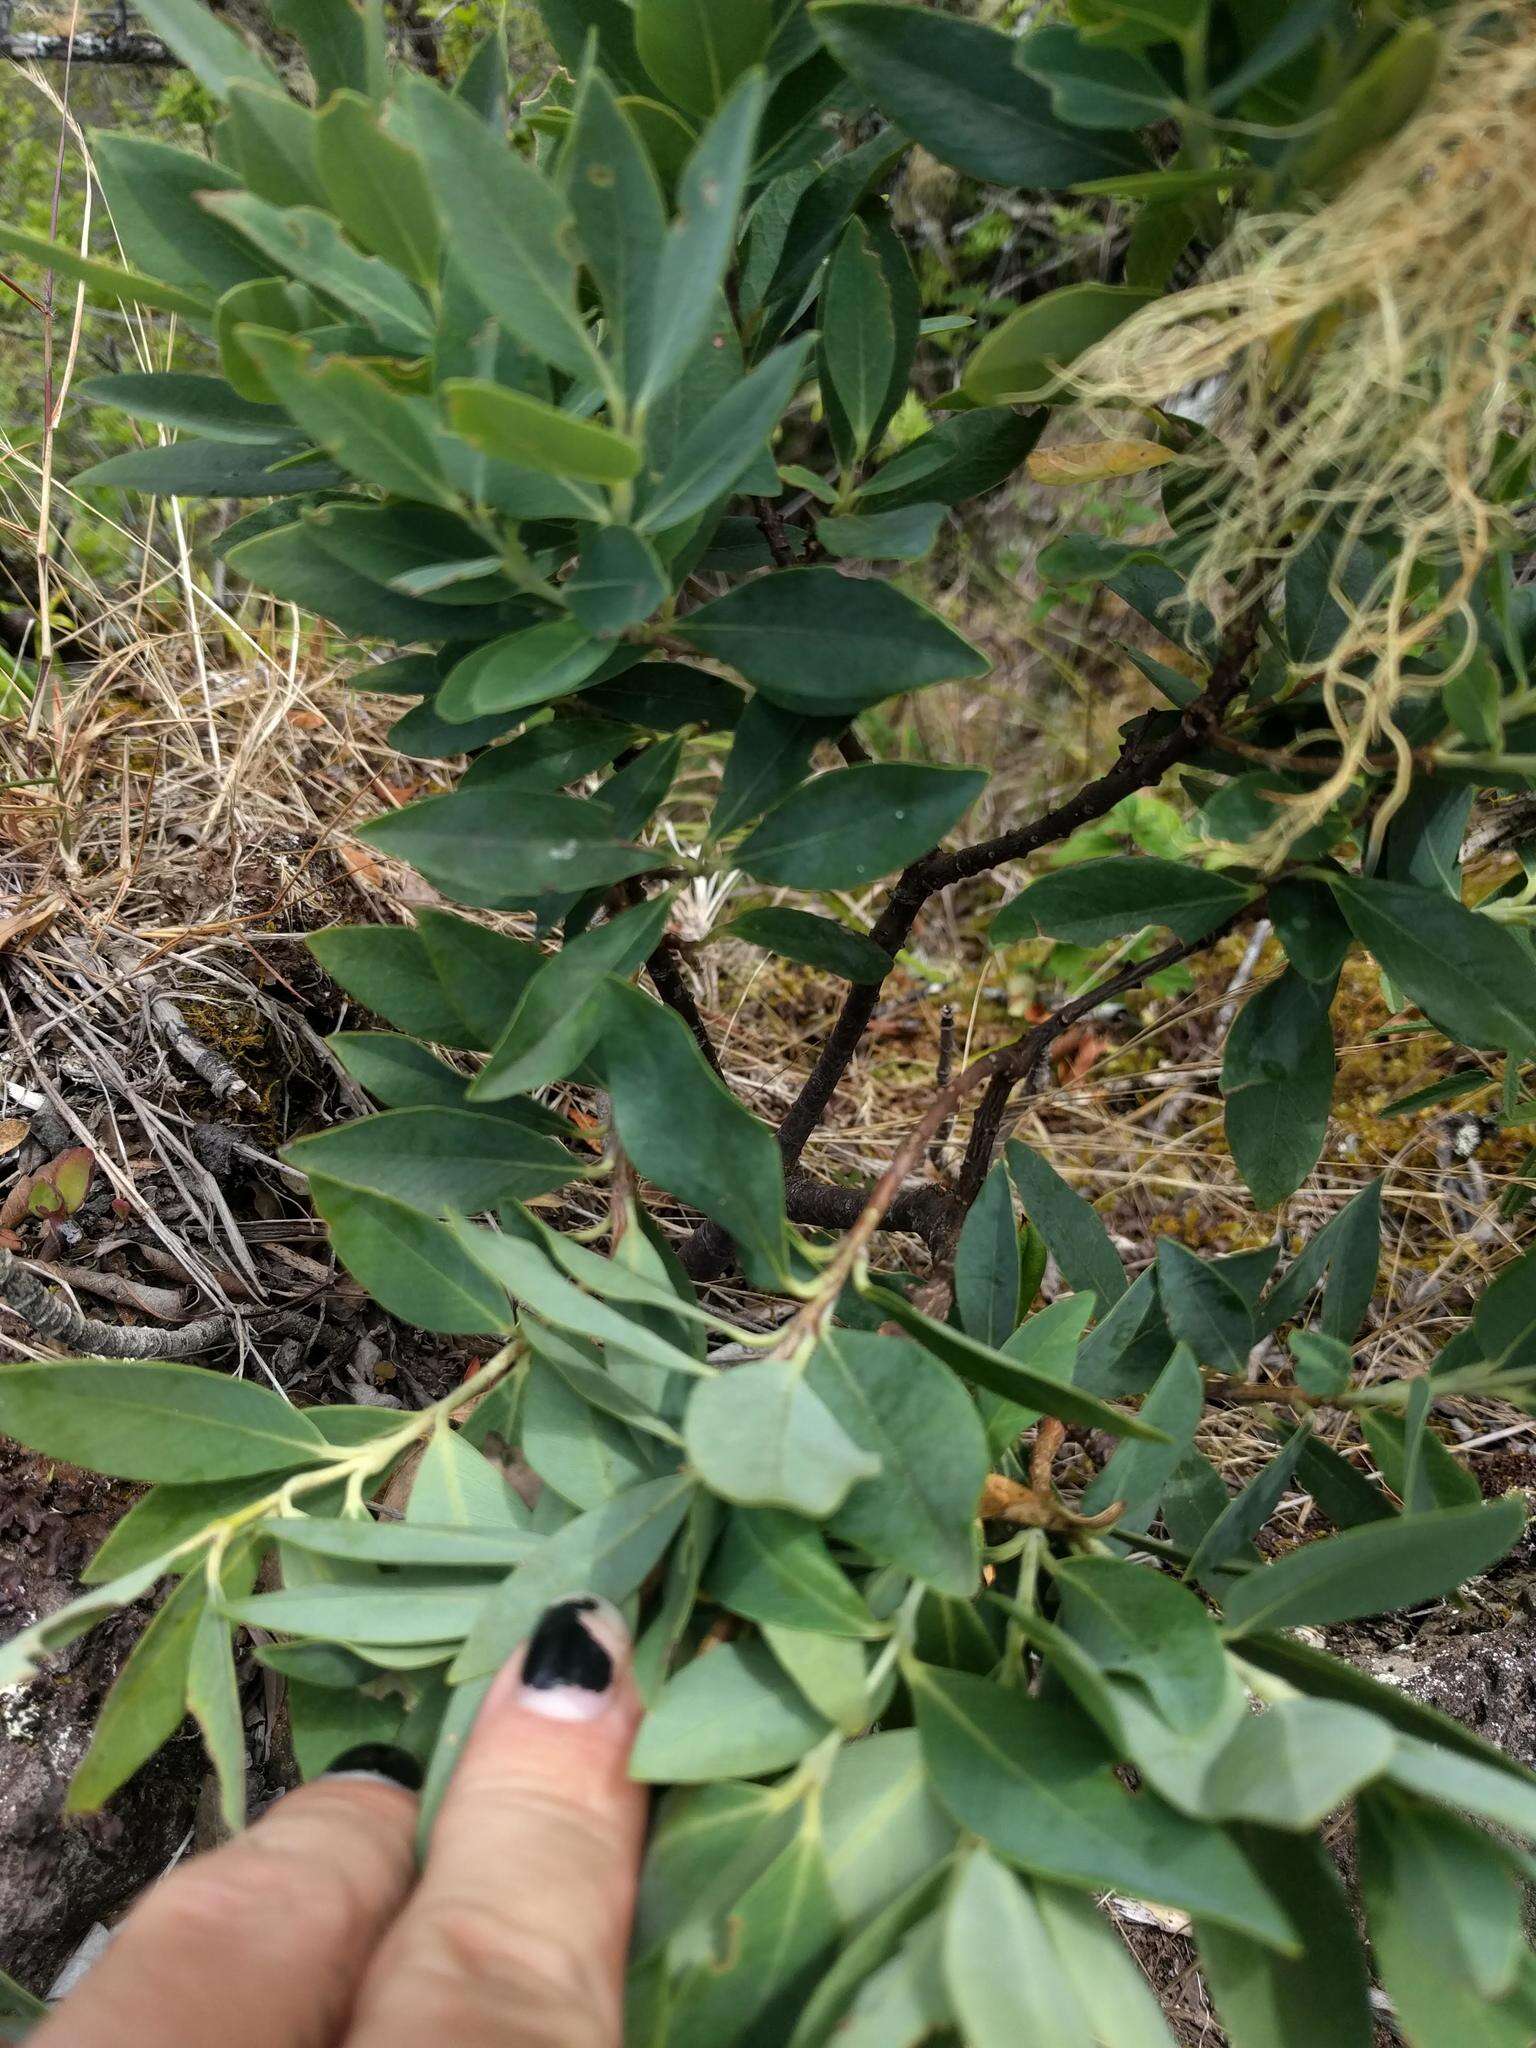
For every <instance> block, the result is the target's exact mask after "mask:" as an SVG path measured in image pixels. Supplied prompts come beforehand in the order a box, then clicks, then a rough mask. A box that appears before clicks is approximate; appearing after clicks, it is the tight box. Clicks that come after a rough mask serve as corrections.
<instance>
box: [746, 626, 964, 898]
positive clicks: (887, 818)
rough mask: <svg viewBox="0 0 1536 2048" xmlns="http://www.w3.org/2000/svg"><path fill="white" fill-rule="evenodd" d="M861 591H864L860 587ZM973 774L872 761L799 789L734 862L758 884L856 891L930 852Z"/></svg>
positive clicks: (959, 808) (959, 813)
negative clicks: (769, 883)
mask: <svg viewBox="0 0 1536 2048" xmlns="http://www.w3.org/2000/svg"><path fill="white" fill-rule="evenodd" d="M865 587H868V586H865ZM986 780H987V778H986V776H985V774H984V773H983V772H982V771H981V770H979V769H973V768H920V767H915V766H912V767H909V766H908V765H907V764H906V763H904V762H896V761H872V762H864V763H861V764H860V766H858V767H857V768H838V769H834V770H833V771H832V772H831V773H830V774H828V775H818V776H817V777H816V778H815V780H814V781H811V782H807V783H804V784H802V785H801V787H800V788H799V789H797V790H794V791H792V792H791V794H790V795H789V796H787V797H785V798H784V799H783V800H782V801H781V802H780V803H778V804H776V805H775V806H774V808H773V809H772V810H771V811H770V812H769V813H768V815H767V816H766V817H765V818H764V819H763V821H762V822H761V824H759V825H756V826H754V828H753V829H752V831H750V832H749V833H748V834H747V836H746V838H745V839H744V840H743V841H742V842H741V844H740V846H738V847H737V849H736V856H735V857H736V859H737V860H738V861H739V863H740V864H741V866H742V867H744V868H745V869H746V870H747V872H748V874H750V875H754V876H756V878H757V879H758V880H759V881H761V882H774V883H778V884H780V885H782V886H784V887H786V888H794V889H856V888H860V887H862V886H863V885H864V884H865V883H868V882H873V881H875V880H877V879H878V878H879V877H880V876H881V875H885V874H890V873H891V872H892V871H893V870H894V869H896V868H901V867H905V866H906V865H907V863H908V862H909V861H914V860H917V859H918V858H920V856H921V855H923V854H925V853H928V852H931V851H932V849H933V848H934V847H935V846H937V845H938V843H939V841H940V840H941V839H942V838H943V837H944V835H945V834H946V833H947V832H949V831H950V830H951V829H952V828H953V827H954V826H955V825H956V824H958V823H959V821H960V819H961V818H962V817H963V816H964V815H965V813H966V812H967V811H968V810H969V809H970V807H971V805H972V804H973V803H974V802H975V800H976V798H977V797H978V796H979V795H980V794H981V792H982V789H983V788H984V787H985V785H986Z"/></svg>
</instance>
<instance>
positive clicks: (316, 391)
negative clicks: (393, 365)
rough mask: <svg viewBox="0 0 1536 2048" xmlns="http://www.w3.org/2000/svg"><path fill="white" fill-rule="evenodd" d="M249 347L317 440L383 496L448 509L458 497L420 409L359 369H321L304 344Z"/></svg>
mask: <svg viewBox="0 0 1536 2048" xmlns="http://www.w3.org/2000/svg"><path fill="white" fill-rule="evenodd" d="M241 340H242V341H243V343H244V345H245V348H246V349H247V351H248V352H249V354H250V355H251V356H252V358H253V359H254V360H255V362H256V364H257V366H258V368H259V369H260V371H261V374H262V376H263V377H264V378H265V379H266V380H267V382H268V383H269V384H270V385H271V387H272V389H273V390H274V391H275V392H276V393H277V395H278V397H279V398H280V399H281V401H282V403H283V405H284V406H285V407H286V408H287V409H288V411H289V412H291V413H292V414H293V417H294V418H295V419H296V420H297V421H298V423H299V425H300V426H301V427H302V428H303V429H304V431H305V433H306V434H308V435H309V437H310V438H311V440H313V441H315V442H317V443H318V444H319V446H320V447H322V448H324V449H326V450H327V452H328V453H330V454H331V455H333V456H334V457H335V458H336V460H337V461H338V462H339V463H340V464H341V466H342V468H343V469H345V470H347V471H349V472H350V474H351V475H353V476H356V477H360V478H361V479H362V481H363V482H364V483H370V484H377V485H378V486H379V488H380V489H381V490H386V491H398V492H399V493H400V494H401V495H402V496H404V497H407V498H419V499H422V500H423V501H425V502H426V503H428V504H439V505H449V504H452V503H453V502H454V496H455V494H454V491H453V489H452V487H451V485H450V484H449V482H448V479H447V476H446V474H445V473H444V470H443V467H442V463H441V461H440V459H439V456H438V452H437V448H436V446H435V444H434V441H433V436H432V430H431V425H430V420H429V418H428V416H427V415H426V413H425V410H424V409H423V408H421V407H420V405H419V402H417V401H412V400H411V399H409V398H406V397H404V396H403V395H402V394H401V393H400V392H398V391H394V390H392V389H391V388H390V387H389V385H387V384H386V383H385V382H384V380H383V378H381V377H378V376H376V375H375V374H374V373H373V371H371V370H368V369H365V368H364V367H363V366H362V364H360V363H350V362H345V361H342V360H341V359H339V358H337V359H333V360H332V361H330V362H323V363H319V364H318V365H317V366H315V359H314V356H313V354H312V352H311V351H310V350H309V349H308V348H306V347H305V346H304V344H303V343H302V342H297V341H292V340H290V339H289V338H288V337H287V336H286V335H282V334H262V333H259V332H258V331H257V330H255V329H254V328H253V329H249V330H247V331H246V332H245V333H243V334H242V336H241Z"/></svg>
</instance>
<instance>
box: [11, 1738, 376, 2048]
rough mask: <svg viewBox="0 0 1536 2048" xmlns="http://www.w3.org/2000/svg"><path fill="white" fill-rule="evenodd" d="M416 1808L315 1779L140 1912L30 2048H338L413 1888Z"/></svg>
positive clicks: (187, 1867)
mask: <svg viewBox="0 0 1536 2048" xmlns="http://www.w3.org/2000/svg"><path fill="white" fill-rule="evenodd" d="M415 1820H416V1801H415V1800H414V1799H413V1798H412V1797H411V1795H410V1794H409V1793H408V1792H405V1791H403V1790H402V1789H401V1788H400V1787H399V1786H398V1785H392V1784H389V1783H388V1782H387V1781H386V1780H384V1779H382V1778H371V1777H368V1778H365V1777H357V1778H352V1777H346V1776H339V1777H336V1778H330V1779H326V1778H322V1779H319V1780H318V1781H317V1782H316V1783H315V1784H313V1785H306V1786H305V1787H304V1788H303V1790H302V1791H299V1792H291V1793H289V1794H288V1795H287V1797H286V1798H283V1799H280V1800H278V1802H277V1804H276V1805H275V1806H273V1807H272V1808H271V1809H270V1810H269V1811H268V1812H267V1813H266V1814H264V1815H263V1816H262V1818H261V1819H260V1820H259V1821H257V1823H256V1824H255V1826H254V1827H252V1828H249V1829H248V1830H247V1831H246V1832H245V1833H244V1834H243V1835H239V1836H237V1837H236V1839H235V1840H234V1841H233V1842H231V1843H229V1844H228V1845H227V1847H225V1848H223V1849H219V1850H216V1851H215V1852H214V1853H213V1854H212V1855H210V1856H198V1857H195V1858H194V1859H193V1860H192V1861H191V1862H190V1863H185V1864H183V1865H182V1866H181V1868H180V1869H178V1870H176V1871H173V1872H172V1874H171V1875H170V1876H169V1877H168V1878H166V1879H165V1880H164V1881H163V1882H162V1883H160V1884H158V1885H156V1886H155V1887H154V1889H153V1890H152V1891H150V1892H148V1893H147V1894H146V1895H145V1897H144V1898H143V1899H142V1900H141V1901H140V1902H139V1904H138V1905H137V1906H135V1908H134V1909H133V1911H132V1912H131V1913H130V1914H129V1916H128V1918H127V1919H126V1920H125V1921H124V1923H123V1927H122V1931H121V1933H120V1934H119V1935H118V1936H117V1938H116V1940H115V1941H114V1942H113V1943H112V1945H111V1947H110V1948H109V1949H108V1950H107V1952H106V1954H105V1955H104V1956H103V1957H102V1958H101V1960H100V1962H98V1963H97V1964H95V1965H94V1967H93V1968H92V1970H91V1971H90V1974H89V1975H88V1976H87V1977H86V1979H85V1981H84V1982H83V1983H82V1984H81V1986H80V1988H79V1990H78V1991H76V1992H74V1993H72V1994H71V1996H70V1997H69V1998H68V1999H66V2000H65V2002H64V2003H63V2004H62V2005H61V2006H60V2007H59V2009H58V2011H57V2012H56V2013H54V2014H53V2015H52V2017H51V2018H49V2019H48V2020H46V2021H45V2022H44V2023H43V2025H42V2026H41V2027H40V2028H39V2029H38V2031H37V2033H36V2034H34V2035H33V2036H32V2037H31V2039H32V2041H33V2043H34V2044H35V2048H123V2043H124V2042H150V2041H152V2042H154V2043H155V2044H156V2048H210V2044H212V2043H217V2044H218V2048H333V2044H334V2043H336V2042H337V2041H339V2040H340V2039H341V2038H342V2035H343V2031H344V2029H345V2027H346V2024H347V2021H348V2018H349V2016H350V2014H351V2011H352V2002H353V1999H354V1997H355V1996H356V1993H357V1988H358V1984H359V1982H360V1981H361V1978H362V1975H363V1972H364V1970H365V1969H366V1968H367V1965H368V1961H369V1958H370V1957H371V1956H372V1954H373V1950H374V1947H375V1945H376V1944H377V1942H378V1940H379V1937H380V1936H381V1935H382V1934H383V1932H384V1929H385V1928H386V1927H387V1926H388V1925H389V1923H390V1921H391V1920H392V1919H393V1918H394V1916H395V1914H396V1913H397V1912H398V1911H399V1910H400V1907H401V1905H402V1903H403V1902H404V1900H405V1897H406V1895H407V1893H408V1892H409V1890H410V1888H411V1883H412V1880H413V1878H414V1876H415V1870H414V1859H413V1853H412V1836H413V1831H414V1827H415Z"/></svg>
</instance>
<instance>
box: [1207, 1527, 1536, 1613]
mask: <svg viewBox="0 0 1536 2048" xmlns="http://www.w3.org/2000/svg"><path fill="white" fill-rule="evenodd" d="M1524 1526H1525V1505H1524V1502H1523V1501H1522V1500H1521V1498H1520V1497H1519V1496H1518V1495H1516V1494H1509V1495H1506V1496H1505V1498H1504V1499H1502V1500H1499V1501H1495V1502H1492V1503H1490V1504H1489V1505H1488V1506H1486V1507H1465V1508H1441V1509H1438V1510H1436V1511H1435V1512H1434V1513H1432V1514H1426V1515H1411V1516H1399V1517H1397V1518H1396V1519H1394V1520H1393V1521H1390V1522H1371V1523H1368V1524H1366V1525H1365V1526H1364V1527H1362V1528H1358V1529H1346V1530H1345V1531H1344V1532H1343V1533H1342V1534H1341V1535H1338V1536H1328V1537H1325V1538H1324V1539H1323V1540H1322V1541H1321V1542H1318V1543H1306V1544H1303V1545H1302V1546H1301V1547H1300V1549H1297V1550H1292V1551H1288V1552H1287V1553H1286V1554H1285V1556H1283V1557H1280V1558H1277V1559H1276V1560H1275V1562H1274V1563H1273V1564H1268V1565H1265V1566H1264V1567H1263V1568H1262V1570H1259V1571H1255V1572H1249V1573H1248V1574H1247V1576H1246V1577H1245V1578H1243V1579H1241V1580H1239V1581H1238V1583H1237V1584H1236V1585H1234V1586H1233V1588H1232V1589H1231V1591H1230V1592H1229V1593H1228V1595H1227V1598H1226V1603H1225V1605H1226V1616H1227V1623H1228V1626H1229V1627H1230V1628H1231V1629H1232V1630H1233V1631H1234V1632H1236V1633H1238V1634H1243V1633H1246V1632H1247V1631H1249V1630H1251V1629H1261V1628H1263V1629H1272V1628H1292V1627H1295V1626H1297V1625H1298V1624H1302V1623H1307V1624H1320V1623H1325V1622H1333V1621H1350V1620H1353V1619H1354V1617H1355V1616H1356V1615H1361V1614H1390V1613H1392V1612H1394V1611H1395V1610H1396V1609H1397V1608H1400V1607H1411V1606H1413V1605H1414V1604H1415V1603H1416V1602H1417V1601H1420V1600H1434V1599H1438V1598H1439V1597H1440V1595H1441V1594H1442V1593H1449V1592H1451V1591H1453V1590H1454V1588H1455V1587H1457V1586H1459V1585H1460V1584H1461V1583H1462V1581H1463V1580H1465V1579H1469V1578H1472V1577H1474V1576H1475V1574H1477V1573H1478V1572H1482V1571H1486V1570H1487V1569H1488V1567H1489V1566H1490V1565H1491V1564H1494V1563H1496V1562H1497V1560H1498V1559H1499V1558H1501V1557H1502V1556H1503V1555H1504V1553H1505V1551H1507V1550H1508V1549H1509V1547H1510V1545H1511V1544H1512V1543H1514V1542H1515V1541H1516V1540H1517V1539H1518V1537H1519V1535H1520V1532H1521V1530H1522V1529H1523V1528H1524Z"/></svg>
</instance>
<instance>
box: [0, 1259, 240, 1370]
mask: <svg viewBox="0 0 1536 2048" xmlns="http://www.w3.org/2000/svg"><path fill="white" fill-rule="evenodd" d="M0 1301H3V1302H4V1303H5V1304H6V1306H7V1307H8V1308H11V1309H13V1310H14V1311H15V1313H16V1314H17V1315H19V1316H20V1317H21V1319H22V1321H23V1322H24V1323H26V1324H27V1325H28V1326H29V1327H30V1328H31V1329H33V1330H35V1331H36V1333H37V1335H38V1336H39V1337H44V1338H46V1339H47V1340H48V1342H49V1343H51V1344H60V1345H62V1346H63V1347H64V1349H65V1350H66V1351H73V1352H76V1353H78V1354H79V1355H80V1356H82V1357H91V1356H94V1357H98V1358H193V1357H195V1356H196V1355H197V1354H198V1353H199V1352H202V1351H212V1350H214V1349H215V1348H216V1347H217V1346H218V1345H220V1344H228V1343H231V1342H232V1341H233V1339H234V1334H235V1321H234V1318H233V1316H226V1315H219V1316H203V1317H201V1318H200V1319H199V1320H198V1321H197V1322H193V1323H183V1324H182V1326H181V1328H180V1329H178V1330H149V1329H128V1328H124V1327H122V1326H120V1325H118V1324H116V1323H98V1322H95V1321H93V1319H92V1318H91V1317H90V1316H83V1315H81V1313H80V1311H79V1309H77V1308H74V1307H72V1306H71V1304H70V1303H69V1302H67V1301H64V1300H62V1299H61V1298H60V1296H58V1295H56V1294H50V1293H49V1292H48V1290H47V1288H46V1287H45V1286H44V1285H43V1283H42V1281H41V1280H40V1279H39V1278H38V1276H37V1275H36V1274H35V1273H34V1272H32V1271H31V1270H30V1269H29V1268H28V1267H26V1266H24V1265H23V1264H22V1263H21V1261H20V1260H19V1259H18V1258H17V1257H16V1256H15V1254H14V1253H13V1252H8V1251H4V1250H0Z"/></svg>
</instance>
